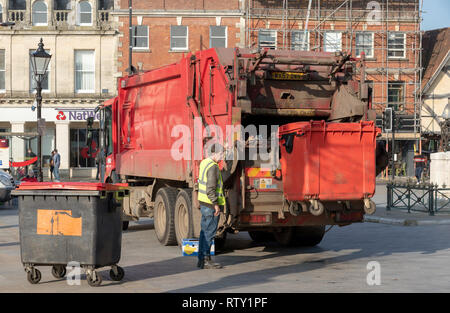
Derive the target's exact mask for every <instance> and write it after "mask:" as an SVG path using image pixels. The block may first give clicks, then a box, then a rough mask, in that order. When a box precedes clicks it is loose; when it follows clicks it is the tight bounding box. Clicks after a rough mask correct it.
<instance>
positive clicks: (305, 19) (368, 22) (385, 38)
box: [245, 0, 423, 140]
mask: <svg viewBox="0 0 450 313" xmlns="http://www.w3.org/2000/svg"><path fill="white" fill-rule="evenodd" d="M422 2H423V0H378V1H370V0H279V1H273V0H248V1H247V2H246V12H245V13H246V32H245V35H246V38H245V41H246V46H247V47H249V48H255V47H264V46H266V47H271V48H273V47H274V46H275V48H276V49H294V50H296V49H299V50H311V51H332V50H333V48H336V47H337V48H340V49H339V50H341V51H347V52H350V53H352V55H353V56H356V54H357V52H359V51H361V50H362V51H365V50H364V49H369V50H370V51H371V52H372V53H371V55H368V56H367V53H366V58H367V61H368V62H367V78H366V79H367V81H369V82H371V83H372V84H373V90H374V94H373V103H372V105H373V108H374V109H376V110H377V112H378V114H379V115H381V113H382V111H383V110H384V109H385V108H386V107H388V106H394V107H396V108H397V110H399V111H401V112H400V113H401V114H403V115H404V116H405V118H404V119H403V121H405V125H404V127H403V129H402V131H403V132H404V133H405V134H404V138H405V139H406V138H410V139H412V140H418V139H420V138H421V127H420V119H421V116H420V114H421V110H420V108H421V102H422V99H421V78H422V64H421V63H422V32H421V29H420V24H421V20H422V5H423V3H422ZM260 33H261V34H263V35H264V37H265V38H266V41H261V39H260V37H261V36H260ZM301 33H304V34H308V35H309V36H308V40H306V38H305V36H302V35H301ZM332 33H340V35H335V37H334V38H335V39H340V42H341V43H340V46H339V44H337V40H333V36H332V35H329V34H332ZM363 33H365V34H372V35H371V36H372V39H371V40H370V39H369V41H371V47H367V46H365V43H364V36H362V35H358V39H359V40H361V38H362V43H361V41H360V42H357V38H356V37H357V36H356V35H357V34H363ZM398 34H403V35H402V36H403V44H402V43H401V41H402V40H401V36H400V35H398ZM339 36H340V38H339ZM302 37H303V38H302ZM273 38H275V43H273V42H270V40H271V39H273ZM298 39H301V44H299V42H298ZM267 40H269V41H267ZM330 40H331V42H330ZM305 42H306V44H305ZM357 46H358V47H357ZM402 53H403V55H400V54H402ZM396 87H397V88H396ZM380 122H381V121H380V120H379V121H378V123H380ZM407 134H408V135H409V136H407Z"/></svg>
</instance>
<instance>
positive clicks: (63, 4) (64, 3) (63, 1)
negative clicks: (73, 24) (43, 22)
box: [54, 0, 71, 10]
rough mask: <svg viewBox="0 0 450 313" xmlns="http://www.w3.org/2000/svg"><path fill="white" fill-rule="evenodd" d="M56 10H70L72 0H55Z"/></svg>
mask: <svg viewBox="0 0 450 313" xmlns="http://www.w3.org/2000/svg"><path fill="white" fill-rule="evenodd" d="M54 9H55V10H70V9H71V6H70V0H55V2H54Z"/></svg>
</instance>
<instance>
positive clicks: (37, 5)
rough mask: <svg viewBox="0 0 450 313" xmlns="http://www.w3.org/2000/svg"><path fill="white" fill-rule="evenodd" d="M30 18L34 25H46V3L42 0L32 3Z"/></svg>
mask: <svg viewBox="0 0 450 313" xmlns="http://www.w3.org/2000/svg"><path fill="white" fill-rule="evenodd" d="M31 18H32V21H33V25H34V26H43V25H47V5H46V4H45V2H44V1H35V2H34V3H33V7H32V16H31Z"/></svg>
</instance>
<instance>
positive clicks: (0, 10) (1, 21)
mask: <svg viewBox="0 0 450 313" xmlns="http://www.w3.org/2000/svg"><path fill="white" fill-rule="evenodd" d="M0 23H3V7H2V4H1V3H0Z"/></svg>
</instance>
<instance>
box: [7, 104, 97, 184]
mask: <svg viewBox="0 0 450 313" xmlns="http://www.w3.org/2000/svg"><path fill="white" fill-rule="evenodd" d="M88 117H94V120H95V121H96V122H95V123H94V128H98V114H95V112H94V108H89V107H67V106H64V107H61V106H55V107H45V108H42V118H43V119H45V121H46V123H45V132H44V135H43V137H42V160H43V167H44V168H43V172H44V176H48V175H49V173H50V172H49V166H50V158H51V153H52V151H53V150H54V149H57V150H58V152H59V154H60V155H61V167H60V172H61V178H62V179H64V178H75V177H80V178H86V179H88V178H95V176H96V171H97V166H96V161H95V155H96V151H97V149H98V142H99V141H98V131H94V136H93V141H92V144H91V149H90V150H89V147H87V145H86V139H87V130H86V128H87V122H86V120H87V118H88ZM0 130H2V131H8V132H9V131H10V132H15V133H24V132H28V133H29V132H36V112H35V111H32V110H31V108H29V107H28V108H25V107H1V108H0ZM37 141H38V140H37V137H13V138H10V161H12V162H23V161H26V160H27V158H29V156H30V155H32V154H35V155H37V151H38V149H37Z"/></svg>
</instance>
